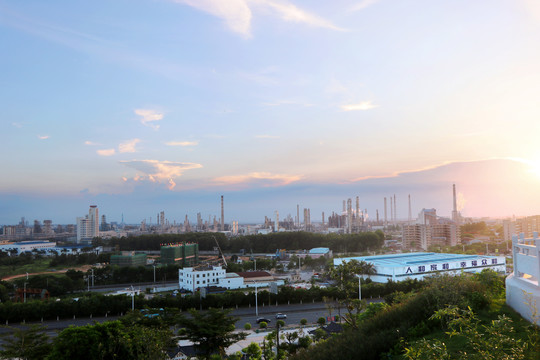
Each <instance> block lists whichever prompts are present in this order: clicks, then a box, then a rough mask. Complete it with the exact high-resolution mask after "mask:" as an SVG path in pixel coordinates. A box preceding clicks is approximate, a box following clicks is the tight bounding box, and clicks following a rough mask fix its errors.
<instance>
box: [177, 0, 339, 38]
mask: <svg viewBox="0 0 540 360" xmlns="http://www.w3.org/2000/svg"><path fill="white" fill-rule="evenodd" d="M172 1H174V2H176V3H181V4H185V5H188V6H191V7H194V8H196V9H199V10H201V11H204V12H207V13H209V14H211V15H214V16H216V17H218V18H221V19H222V20H224V21H225V23H226V24H227V26H228V27H229V29H231V30H232V31H234V32H236V33H239V34H241V35H243V36H244V37H246V38H249V37H251V19H252V17H253V11H254V10H260V13H261V14H272V15H274V16H277V17H279V18H281V19H282V20H284V21H291V22H297V23H303V24H308V25H311V26H315V27H322V28H327V29H332V30H343V29H341V28H339V27H337V26H335V25H334V24H332V23H331V22H329V21H328V20H325V19H323V18H321V17H319V16H317V15H314V14H311V13H309V12H307V11H305V10H302V9H300V8H298V7H297V6H295V5H293V4H291V3H290V2H288V1H285V0H228V1H224V0H172Z"/></svg>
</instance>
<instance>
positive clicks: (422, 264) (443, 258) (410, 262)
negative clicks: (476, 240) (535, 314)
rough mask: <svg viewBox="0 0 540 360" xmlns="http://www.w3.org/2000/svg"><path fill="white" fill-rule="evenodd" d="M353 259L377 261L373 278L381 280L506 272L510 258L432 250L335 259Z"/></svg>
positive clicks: (374, 262)
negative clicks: (492, 271)
mask: <svg viewBox="0 0 540 360" xmlns="http://www.w3.org/2000/svg"><path fill="white" fill-rule="evenodd" d="M351 260H357V261H365V262H367V263H371V264H373V265H374V268H375V271H376V274H375V275H371V276H370V279H371V280H372V281H374V282H381V283H385V282H387V281H388V280H392V281H403V280H406V279H418V280H421V279H423V278H425V277H426V276H431V275H434V274H439V273H449V274H459V273H461V272H462V271H463V272H472V273H476V272H481V271H482V270H484V269H492V270H495V271H496V272H499V273H505V271H506V259H505V258H504V256H485V255H462V254H441V253H428V252H416V253H404V254H390V255H377V256H361V257H349V258H336V259H334V266H338V265H341V264H342V263H346V262H348V261H351ZM364 277H367V276H364Z"/></svg>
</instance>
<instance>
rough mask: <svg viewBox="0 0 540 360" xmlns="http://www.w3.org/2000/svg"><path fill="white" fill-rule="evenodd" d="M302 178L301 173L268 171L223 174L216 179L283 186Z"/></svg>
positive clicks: (238, 182)
mask: <svg viewBox="0 0 540 360" xmlns="http://www.w3.org/2000/svg"><path fill="white" fill-rule="evenodd" d="M301 178H302V176H301V175H286V174H272V173H268V172H252V173H250V174H246V175H230V176H221V177H217V178H215V179H214V182H216V183H218V184H219V185H239V184H247V183H252V182H257V183H262V185H263V186H283V185H288V184H290V183H292V182H295V181H298V180H300V179H301Z"/></svg>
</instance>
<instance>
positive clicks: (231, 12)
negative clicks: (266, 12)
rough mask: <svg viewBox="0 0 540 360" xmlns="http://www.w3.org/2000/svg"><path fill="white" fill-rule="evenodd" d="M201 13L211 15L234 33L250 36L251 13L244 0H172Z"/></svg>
mask: <svg viewBox="0 0 540 360" xmlns="http://www.w3.org/2000/svg"><path fill="white" fill-rule="evenodd" d="M174 1H175V2H177V3H182V4H186V5H189V6H191V7H194V8H197V9H199V10H201V11H204V12H207V13H209V14H212V15H214V16H216V17H218V18H221V19H223V20H224V21H225V23H226V24H227V26H228V27H229V28H230V29H231V30H232V31H234V32H236V33H239V34H242V35H244V36H246V37H250V36H251V17H252V13H251V10H250V8H249V7H248V5H247V1H246V0H228V1H224V0H174Z"/></svg>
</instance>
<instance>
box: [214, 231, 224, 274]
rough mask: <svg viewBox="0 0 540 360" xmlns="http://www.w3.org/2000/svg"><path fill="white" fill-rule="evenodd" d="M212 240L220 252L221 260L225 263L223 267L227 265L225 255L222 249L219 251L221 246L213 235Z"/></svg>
mask: <svg viewBox="0 0 540 360" xmlns="http://www.w3.org/2000/svg"><path fill="white" fill-rule="evenodd" d="M212 237H213V238H214V240H215V241H216V245H217V248H218V250H219V253H220V254H221V258H222V259H223V262H224V263H225V267H227V260H225V255H223V251H221V247H220V246H219V243H218V241H217V239H216V237H215V236H214V235H212Z"/></svg>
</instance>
